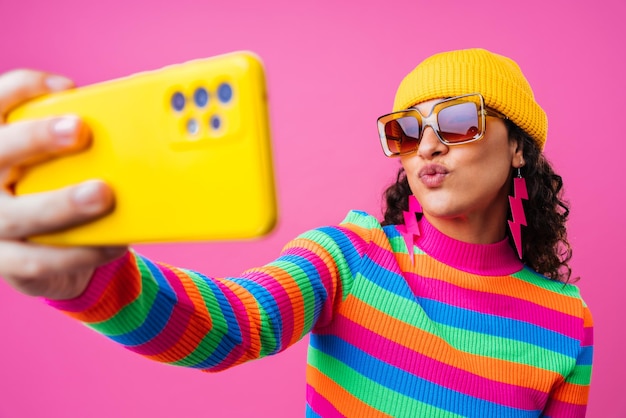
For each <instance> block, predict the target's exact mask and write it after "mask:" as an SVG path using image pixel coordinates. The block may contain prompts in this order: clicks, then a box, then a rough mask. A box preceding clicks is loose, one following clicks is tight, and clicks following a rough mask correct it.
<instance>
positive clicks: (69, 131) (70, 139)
mask: <svg viewBox="0 0 626 418" xmlns="http://www.w3.org/2000/svg"><path fill="white" fill-rule="evenodd" d="M77 130H78V118H75V117H73V116H68V117H64V118H59V119H57V120H56V121H55V122H54V123H53V125H52V131H53V132H54V134H55V135H56V143H57V144H58V145H60V146H62V147H66V146H68V145H72V144H73V143H74V142H75V141H76V131H77Z"/></svg>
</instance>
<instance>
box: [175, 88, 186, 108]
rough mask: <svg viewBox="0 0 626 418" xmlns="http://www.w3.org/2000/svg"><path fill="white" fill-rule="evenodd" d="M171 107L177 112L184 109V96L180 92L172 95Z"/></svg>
mask: <svg viewBox="0 0 626 418" xmlns="http://www.w3.org/2000/svg"><path fill="white" fill-rule="evenodd" d="M172 107H173V108H174V110H175V111H177V112H180V111H181V110H183V109H184V108H185V96H184V95H183V94H182V93H181V92H179V91H177V92H176V93H174V94H173V95H172Z"/></svg>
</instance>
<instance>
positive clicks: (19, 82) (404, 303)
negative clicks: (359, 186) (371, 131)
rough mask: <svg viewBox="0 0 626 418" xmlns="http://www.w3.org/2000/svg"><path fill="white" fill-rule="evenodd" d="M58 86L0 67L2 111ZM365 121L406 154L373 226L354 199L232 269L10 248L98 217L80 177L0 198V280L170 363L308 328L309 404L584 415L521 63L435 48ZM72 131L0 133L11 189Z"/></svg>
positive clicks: (102, 202) (560, 253)
mask: <svg viewBox="0 0 626 418" xmlns="http://www.w3.org/2000/svg"><path fill="white" fill-rule="evenodd" d="M46 82H47V83H48V84H46ZM69 86H70V84H69V82H68V81H67V80H65V79H63V78H58V77H52V76H48V75H45V74H41V73H34V72H18V73H10V74H8V75H5V76H4V77H2V78H0V109H2V110H3V112H6V111H7V110H9V109H10V108H11V107H13V106H15V105H16V104H18V103H19V102H21V101H23V100H25V99H27V98H29V97H33V96H36V95H39V94H43V93H45V92H48V91H51V90H56V89H63V88H67V87H69ZM378 122H379V123H378V125H379V135H380V138H381V144H382V146H383V150H384V152H385V154H386V155H388V156H398V157H399V158H400V160H401V163H402V170H401V171H400V173H399V174H398V181H397V183H396V184H394V185H392V186H391V187H390V188H389V189H388V190H387V193H386V196H387V208H386V213H385V220H384V222H382V224H381V223H380V222H379V221H377V220H376V219H375V218H374V217H372V216H370V215H368V214H366V213H363V212H358V211H353V212H350V213H349V214H348V216H347V218H346V219H345V220H344V221H343V222H342V223H341V224H339V225H338V226H329V227H324V228H319V229H316V230H313V231H309V232H307V233H305V234H303V235H301V236H300V237H298V238H296V239H295V240H293V241H291V242H290V243H288V244H287V245H286V246H285V248H284V249H283V251H282V253H281V255H280V257H279V258H278V259H276V260H275V261H274V262H272V263H270V264H268V265H266V266H264V267H260V268H256V269H252V270H249V271H247V272H244V273H243V274H242V275H241V276H240V277H237V278H228V279H220V278H208V277H205V276H203V275H201V274H200V273H196V272H191V271H187V270H183V269H178V268H175V267H171V266H167V265H163V264H158V263H154V262H152V261H151V260H148V259H146V258H144V257H142V256H140V255H138V254H136V253H134V252H133V251H128V250H126V249H124V248H113V249H111V248H102V249H98V248H89V249H86V248H70V249H58V248H46V247H36V246H31V245H29V244H27V243H25V242H24V241H23V238H24V237H27V236H29V235H32V234H36V233H41V232H43V231H49V230H52V229H56V228H62V227H67V226H69V225H72V224H75V223H77V222H85V221H88V220H90V219H93V218H95V217H97V216H101V215H103V214H104V213H106V211H107V210H108V209H109V208H110V206H111V201H112V195H111V192H110V190H109V189H108V188H107V187H106V186H105V185H104V184H101V183H97V182H89V183H87V184H83V185H81V186H78V187H72V188H68V189H66V190H60V191H56V192H52V193H47V194H41V195H37V196H31V197H19V198H16V197H13V196H11V195H10V193H5V196H4V197H3V202H2V203H3V204H2V205H0V207H1V208H3V209H2V210H3V211H4V216H3V217H2V218H3V219H4V223H3V225H2V226H1V227H0V236H1V237H2V238H3V241H2V243H1V244H0V246H1V248H0V254H2V255H0V273H2V275H3V277H4V278H5V280H7V281H8V282H9V283H10V284H12V285H13V286H14V287H16V288H17V289H18V290H20V291H22V292H24V293H27V294H32V295H39V296H44V297H46V298H47V299H48V300H49V303H50V305H52V306H54V307H56V308H58V309H61V310H63V311H65V312H67V313H68V314H69V315H70V316H73V317H75V318H77V319H79V320H82V321H84V322H85V323H87V324H88V325H90V326H91V327H93V328H94V329H96V330H97V331H99V332H101V333H103V334H105V335H108V336H109V337H110V338H112V339H113V340H115V341H117V342H119V343H120V344H124V345H126V346H128V347H129V349H130V350H132V351H136V352H138V353H140V354H143V355H145V356H147V357H149V358H152V359H154V360H158V361H162V362H167V363H171V364H175V365H184V366H188V367H194V368H199V369H203V370H208V371H219V370H223V369H225V368H228V367H232V366H234V365H237V364H240V363H242V362H245V361H248V360H251V359H255V358H259V357H263V356H266V355H270V354H275V353H277V352H279V351H281V350H284V349H285V348H287V347H288V346H290V345H291V344H293V343H295V342H296V341H298V340H299V339H300V338H302V337H303V336H304V335H305V334H306V333H309V332H311V338H310V348H309V358H308V367H307V407H306V408H307V409H306V410H307V415H309V416H324V417H326V416H480V417H485V416H494V417H505V416H515V417H517V416H520V417H523V416H539V415H542V416H552V417H557V416H568V417H569V416H584V414H585V408H586V402H587V395H588V387H589V380H590V374H591V359H592V322H591V316H590V314H589V311H588V309H587V307H586V305H585V304H584V302H583V301H582V299H581V298H580V296H579V293H578V290H577V288H576V287H575V286H574V285H571V284H567V283H564V282H568V280H569V276H570V272H569V268H568V266H567V261H568V259H569V258H570V256H571V250H570V249H569V245H568V242H567V238H566V234H565V227H564V223H565V220H566V218H567V205H566V204H565V203H564V202H563V201H562V200H561V199H560V197H559V192H560V189H561V179H560V177H559V176H557V175H556V174H554V172H553V171H552V169H551V167H550V165H549V164H548V162H547V161H546V160H545V158H544V157H543V154H541V150H542V149H543V145H544V144H545V140H546V129H547V119H546V116H545V113H544V112H543V110H542V109H541V108H540V107H539V105H538V104H537V103H536V102H535V100H534V97H533V93H532V90H531V88H530V86H529V85H528V82H527V81H526V79H525V78H524V76H523V74H522V73H521V71H520V69H519V67H518V66H517V64H515V63H514V62H513V61H511V60H510V59H508V58H506V57H503V56H500V55H497V54H493V53H491V52H489V51H485V50H482V49H471V50H462V51H452V52H446V53H442V54H437V55H434V56H432V57H430V58H428V59H427V60H425V61H423V62H422V63H420V64H419V65H418V66H417V67H416V68H415V69H414V70H413V71H411V73H409V75H407V77H406V78H405V79H404V80H403V81H402V83H401V84H400V87H399V88H398V91H397V94H396V100H395V103H394V112H393V113H391V114H389V115H384V116H382V117H381V118H379V121H378ZM84 128H85V127H84V126H83V125H82V124H81V122H80V121H78V120H77V119H72V118H68V119H61V120H46V121H33V122H25V123H21V124H14V125H8V126H5V127H3V128H2V130H1V131H0V144H2V150H1V153H2V158H0V161H2V172H3V175H4V177H3V179H4V184H5V188H6V189H7V191H10V185H11V184H12V183H13V182H14V181H15V180H16V179H17V178H18V177H19V167H21V166H24V165H27V164H30V163H32V162H33V161H40V160H41V159H43V158H46V157H47V156H50V155H52V156H54V155H56V154H61V153H64V152H67V151H68V150H75V149H79V148H81V147H82V146H84V143H85V138H86V132H85V131H86V129H84ZM510 193H512V196H509V194H510ZM43 205H46V207H48V208H49V209H48V211H47V212H46V213H47V214H48V215H47V216H46V218H43V219H42V218H41V215H40V212H38V211H37V208H41V207H43ZM509 205H510V206H509ZM509 207H510V209H509ZM524 210H525V212H524ZM509 215H511V217H512V219H510V218H509ZM522 225H525V226H524V227H522Z"/></svg>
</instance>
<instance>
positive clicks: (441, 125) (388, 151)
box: [378, 93, 507, 157]
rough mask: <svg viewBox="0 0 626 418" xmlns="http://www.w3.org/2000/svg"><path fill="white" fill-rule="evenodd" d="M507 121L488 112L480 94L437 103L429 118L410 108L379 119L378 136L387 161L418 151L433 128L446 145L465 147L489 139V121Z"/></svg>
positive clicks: (494, 113) (494, 112)
mask: <svg viewBox="0 0 626 418" xmlns="http://www.w3.org/2000/svg"><path fill="white" fill-rule="evenodd" d="M486 116H494V117H497V118H500V119H507V117H506V116H504V115H503V114H501V113H498V112H496V111H494V110H491V109H487V108H485V100H484V99H483V96H482V95H480V94H479V93H472V94H466V95H463V96H457V97H452V98H449V99H445V100H442V101H440V102H438V103H436V104H435V105H434V106H433V108H432V110H431V111H430V114H429V115H428V116H423V115H422V114H421V113H420V112H419V111H418V110H417V109H415V108H410V109H406V110H400V111H397V112H393V113H389V114H387V115H384V116H381V117H379V118H378V135H379V136H380V143H381V145H382V147H383V151H384V152H385V155H386V156H387V157H397V156H400V155H405V154H409V153H412V152H415V151H417V147H418V146H419V143H420V141H421V139H422V135H423V133H424V129H426V127H427V126H430V127H431V128H432V129H433V131H434V132H435V134H436V135H437V138H439V141H441V142H442V143H444V144H446V145H461V144H467V143H469V142H474V141H478V140H479V139H482V138H483V137H484V136H485V125H486V122H485V117H486Z"/></svg>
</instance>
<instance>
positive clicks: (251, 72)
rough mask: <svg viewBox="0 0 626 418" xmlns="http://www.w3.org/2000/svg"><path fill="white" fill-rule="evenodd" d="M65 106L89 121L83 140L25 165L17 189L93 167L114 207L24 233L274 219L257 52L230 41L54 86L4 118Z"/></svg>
mask: <svg viewBox="0 0 626 418" xmlns="http://www.w3.org/2000/svg"><path fill="white" fill-rule="evenodd" d="M64 114H76V115H78V116H80V117H81V118H82V119H83V120H84V121H85V122H86V123H87V124H88V125H89V127H90V128H91V131H92V134H93V141H92V145H91V147H90V148H89V149H87V150H85V151H84V152H79V153H77V154H74V155H69V156H64V157H61V158H58V159H55V160H53V161H49V162H45V163H42V164H40V165H37V166H34V167H32V168H29V170H28V171H27V172H26V173H25V175H24V176H23V178H21V179H20V181H19V182H18V184H17V185H16V189H15V190H16V194H18V195H23V194H27V193H37V192H42V191H46V190H52V189H56V188H59V187H63V186H67V185H72V184H75V183H78V182H81V181H83V180H87V179H93V178H97V179H102V180H104V181H106V182H107V183H108V184H110V185H111V186H112V188H113V190H114V192H115V196H116V205H115V209H114V211H113V212H112V213H111V214H109V215H107V216H105V217H103V218H102V219H99V220H96V221H94V222H92V223H89V224H86V225H81V226H78V227H75V228H70V229H67V230H64V231H60V232H55V233H50V234H46V235H40V236H36V237H32V238H31V239H32V240H34V241H36V242H41V243H46V244H58V245H109V244H130V243H150V242H180V241H189V242H190V241H216V240H237V239H248V238H254V237H260V236H262V235H265V234H267V233H269V232H270V231H271V230H272V228H273V227H274V225H275V223H276V220H277V203H276V191H275V181H274V170H273V163H272V150H271V140H270V126H269V116H268V105H267V91H266V82H265V71H264V67H263V65H262V63H261V61H260V59H259V58H258V57H257V56H256V55H255V54H253V53H251V52H248V51H238V52H233V53H229V54H224V55H219V56H215V57H211V58H206V59H199V60H193V61H189V62H186V63H182V64H176V65H171V66H167V67H164V68H162V69H159V70H154V71H148V72H143V73H138V74H134V75H131V76H128V77H123V78H120V79H116V80H111V81H107V82H102V83H97V84H93V85H90V86H85V87H80V88H76V89H73V90H69V91H64V92H60V93H55V94H52V95H49V96H45V97H42V98H39V99H35V100H33V101H30V102H27V103H25V104H24V105H22V106H20V107H19V108H17V109H15V110H14V111H12V112H11V114H10V115H9V116H8V121H10V122H14V121H17V120H24V119H33V118H39V117H46V116H55V115H64Z"/></svg>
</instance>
